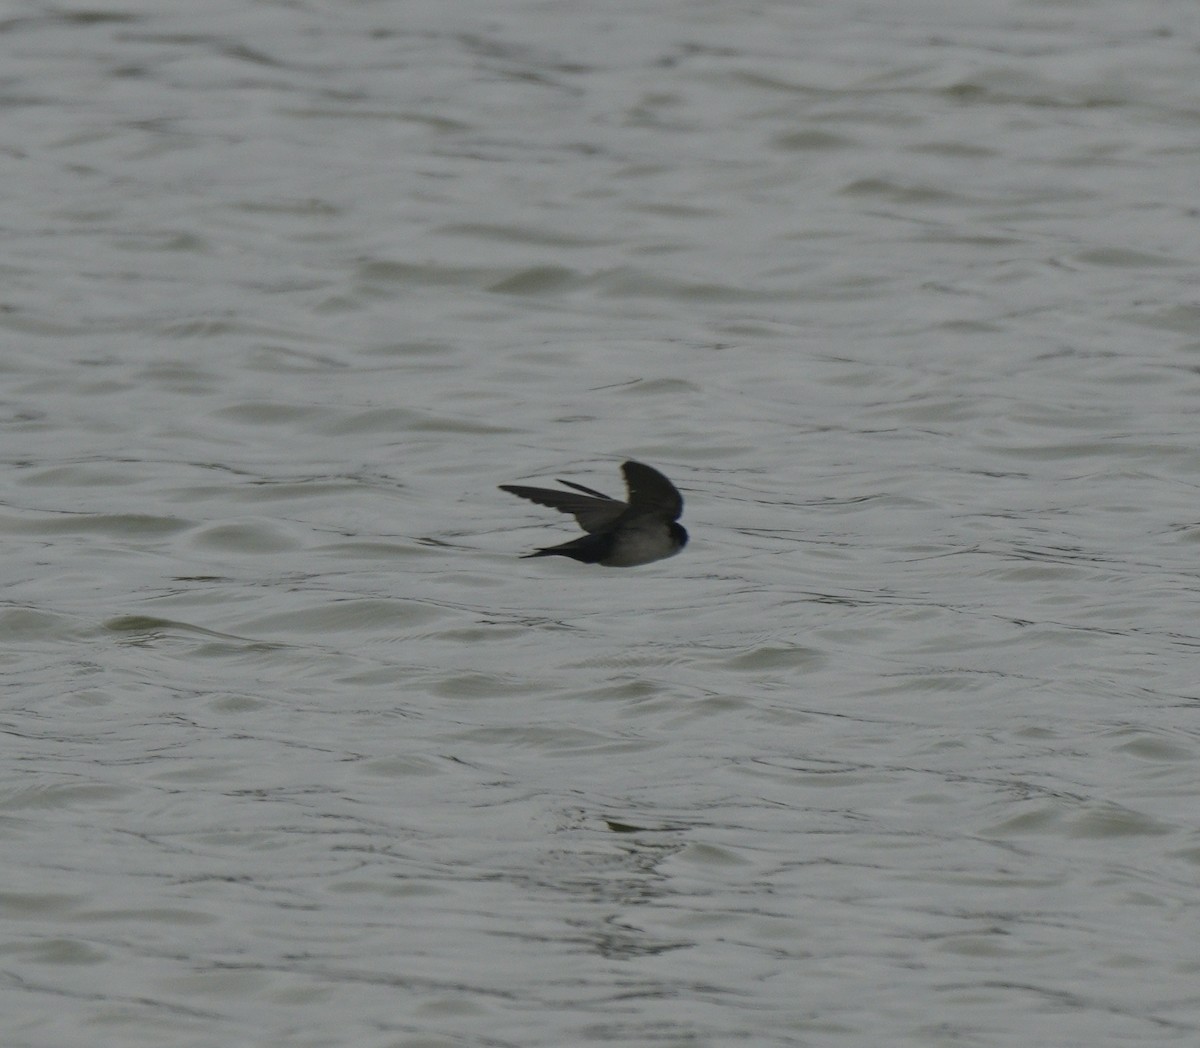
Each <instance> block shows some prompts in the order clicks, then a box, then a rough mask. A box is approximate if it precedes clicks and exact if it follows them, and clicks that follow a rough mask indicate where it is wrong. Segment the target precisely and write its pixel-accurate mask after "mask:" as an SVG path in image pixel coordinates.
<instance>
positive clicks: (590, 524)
mask: <svg viewBox="0 0 1200 1048" xmlns="http://www.w3.org/2000/svg"><path fill="white" fill-rule="evenodd" d="M563 483H564V484H565V483H567V481H563ZM571 487H573V488H579V489H580V490H581V491H590V490H591V489H590V488H584V487H582V486H581V485H579V484H572V485H571ZM500 490H501V491H507V492H508V493H509V494H511V495H516V496H517V497H518V498H523V499H529V501H530V502H536V503H537V504H538V505H539V506H549V507H550V508H551V509H556V510H558V511H559V513H570V514H571V516H573V517H574V518H575V519H576V520H577V521H579V526H580V527H581V528H583V530H584V531H600V530H601V529H602V528H606V527H608V525H609V524H611V523H612V522H613V521H614V520H616V519H617V518H618V517H619V516H620V515H621V514H622V513H624V512H625V511H626V510H627V509H628V508H629V507H628V506H626V505H625V503H624V502H620V501H618V500H617V499H610V498H609V497H608V496H607V495H601V494H600V492H598V491H597V492H595V493H594V494H595V496H596V497H593V496H592V495H576V494H575V493H574V492H570V491H555V490H553V489H552V488H527V487H524V486H523V485H521V484H501V485H500Z"/></svg>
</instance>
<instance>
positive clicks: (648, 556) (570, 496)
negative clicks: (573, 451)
mask: <svg viewBox="0 0 1200 1048" xmlns="http://www.w3.org/2000/svg"><path fill="white" fill-rule="evenodd" d="M621 472H622V473H624V474H625V486H626V487H627V488H628V489H629V501H628V502H621V501H620V500H619V499H614V498H610V497H609V496H608V495H604V494H602V493H600V492H599V491H594V490H593V489H591V488H585V487H584V486H583V485H582V484H573V483H571V481H569V480H560V481H559V483H560V484H563V485H565V486H566V487H568V488H572V489H574V490H573V491H556V490H554V489H553V488H527V487H524V486H523V485H520V484H501V485H500V490H501V491H507V492H509V493H510V494H513V495H516V496H518V497H520V498H523V499H529V501H530V502H536V503H537V504H538V505H539V506H549V507H550V508H551V509H556V510H558V511H559V512H560V513H570V514H571V515H572V516H573V517H574V518H575V519H576V520H577V521H579V526H580V527H581V528H583V530H584V531H586V532H587V534H586V535H580V536H579V538H577V539H572V540H571V541H570V542H564V543H563V544H562V545H561V546H547V547H546V548H545V549H539V550H535V551H534V552H533V553H526V554H525V555H524V556H525V557H570V558H571V559H572V560H578V561H582V562H583V563H584V564H602V565H604V566H605V567H608V568H632V567H634V566H636V565H638V564H649V563H650V562H651V561H654V560H662V559H663V557H673V556H674V555H675V554H676V553H678V552H679V551H680V550H681V549H683V547H684V546H686V545H687V540H688V533H687V532H686V531H684V529H683V525H682V524H679V523H678V521H679V516H680V514H681V513H683V496H682V495H680V494H679V492H678V491H676V490H675V485H674V484H672V483H671V482H670V481H669V480H667V478H666V477H664V476H663V475H662V474H661V473H659V472H658V470H656V469H651V468H650V467H649V466H644V465H642V463H640V462H632V461H630V462H625V463H623V464H622V466H621ZM575 492H579V494H576V493H575Z"/></svg>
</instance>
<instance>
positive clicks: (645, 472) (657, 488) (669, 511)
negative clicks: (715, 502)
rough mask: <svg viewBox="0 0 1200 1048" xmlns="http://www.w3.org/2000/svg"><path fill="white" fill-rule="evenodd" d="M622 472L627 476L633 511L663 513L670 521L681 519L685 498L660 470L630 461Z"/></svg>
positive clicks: (630, 503)
mask: <svg viewBox="0 0 1200 1048" xmlns="http://www.w3.org/2000/svg"><path fill="white" fill-rule="evenodd" d="M621 472H622V473H624V474H625V483H626V485H628V487H629V505H630V507H631V508H632V509H635V510H638V511H639V512H646V513H662V514H664V515H665V516H666V517H668V518H669V519H670V520H678V519H679V518H680V516H681V515H682V513H683V496H682V495H680V494H679V492H678V491H676V490H675V485H674V484H672V483H671V482H670V481H669V480H667V478H666V477H664V476H663V475H662V474H661V473H659V472H658V470H656V469H651V468H650V467H649V466H643V465H642V464H641V463H640V462H634V461H632V460H630V461H629V462H626V463H624V464H623V465H622V466H621Z"/></svg>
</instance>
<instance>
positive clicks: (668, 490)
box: [509, 459, 683, 523]
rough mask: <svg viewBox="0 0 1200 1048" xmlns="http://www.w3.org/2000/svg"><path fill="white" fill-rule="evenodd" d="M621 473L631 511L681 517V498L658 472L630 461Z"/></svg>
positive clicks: (622, 468)
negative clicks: (626, 487) (626, 488)
mask: <svg viewBox="0 0 1200 1048" xmlns="http://www.w3.org/2000/svg"><path fill="white" fill-rule="evenodd" d="M621 472H622V473H624V474H625V484H626V485H627V486H628V488H629V506H630V508H631V509H634V510H637V511H638V512H639V513H662V514H663V515H665V516H666V517H667V518H668V519H670V520H678V519H679V518H680V516H682V514H683V496H682V495H680V494H679V492H678V491H677V490H676V488H675V485H674V484H672V483H671V482H670V481H669V480H667V478H666V477H664V476H663V475H662V474H661V473H659V472H658V470H656V469H651V468H650V467H649V466H644V465H642V463H640V462H634V461H633V460H632V459H630V460H629V461H628V462H626V463H624V464H623V465H622V466H621ZM509 490H511V489H509ZM580 523H583V522H582V521H580Z"/></svg>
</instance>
